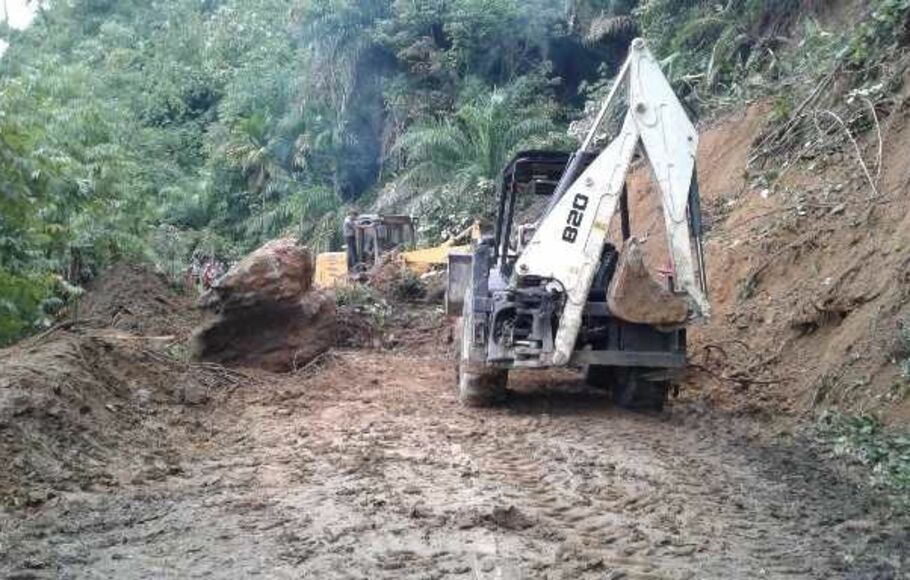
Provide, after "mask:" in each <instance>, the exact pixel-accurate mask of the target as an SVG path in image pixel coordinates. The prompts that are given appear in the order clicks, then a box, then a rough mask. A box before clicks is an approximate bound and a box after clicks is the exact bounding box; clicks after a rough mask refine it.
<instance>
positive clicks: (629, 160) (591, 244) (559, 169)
mask: <svg viewBox="0 0 910 580" xmlns="http://www.w3.org/2000/svg"><path fill="white" fill-rule="evenodd" d="M620 103H623V104H622V108H618V107H619V105H620ZM617 110H618V112H619V113H620V114H622V113H623V111H624V116H622V121H621V124H619V125H618V126H617V128H618V130H617V128H614V129H613V130H612V133H611V130H610V125H611V119H616V118H617V117H616V116H615V115H612V116H611V113H615V112H616V111H617ZM604 132H606V138H607V140H606V145H605V146H603V147H599V146H598V139H599V138H600V137H602V136H603V134H604ZM697 145H698V135H697V133H696V130H695V127H694V126H693V124H692V122H691V121H690V120H689V118H688V116H687V115H686V111H685V110H684V108H683V106H682V104H681V103H680V101H679V99H678V98H677V96H676V95H675V94H674V92H673V89H672V87H671V86H670V83H669V82H668V81H667V79H666V77H665V76H664V74H663V73H662V72H661V69H660V66H659V65H658V63H657V61H656V60H655V58H654V56H653V55H652V54H651V52H650V51H649V49H648V48H647V46H646V44H645V42H644V41H643V40H641V39H636V40H635V41H633V42H632V45H631V47H630V50H629V56H628V58H627V60H626V62H625V63H624V65H623V66H622V68H621V69H620V72H619V74H618V76H617V80H616V82H615V84H614V86H613V88H612V89H611V91H610V94H609V95H608V96H607V98H606V99H605V101H604V102H603V104H602V106H601V108H600V111H599V113H598V115H597V117H596V119H595V121H594V124H593V126H592V127H591V128H590V130H589V131H588V133H587V136H586V138H585V139H584V142H583V143H582V145H581V147H580V149H579V150H578V151H576V152H575V153H574V154H572V155H566V154H560V153H553V152H542V151H529V152H525V153H522V154H519V155H518V156H517V157H515V158H514V159H513V160H512V162H511V163H509V164H508V166H507V167H506V168H505V170H504V171H503V173H502V176H501V179H500V183H499V199H498V204H499V206H498V211H497V220H496V227H495V232H494V234H493V235H492V236H488V237H485V238H483V239H481V240H480V242H479V243H476V244H474V246H473V249H472V251H471V252H470V254H468V255H464V256H459V255H452V256H450V258H449V259H450V271H453V272H455V271H457V272H463V273H464V275H462V276H450V279H449V287H448V288H447V298H446V300H447V303H446V309H447V311H448V312H449V313H453V314H457V315H460V316H458V318H457V319H456V337H455V341H456V344H457V346H458V348H457V350H458V355H457V356H458V360H457V362H458V391H459V397H460V399H461V401H462V402H463V403H464V404H467V405H486V404H492V403H494V402H496V401H498V400H500V399H502V398H503V397H504V396H505V394H506V388H507V381H508V374H509V371H511V370H514V369H546V368H552V367H572V368H578V369H583V370H585V372H586V377H587V380H588V382H589V383H591V384H592V385H593V386H595V387H602V388H605V389H608V390H609V391H610V392H611V395H612V399H613V400H614V402H615V403H616V404H618V405H621V406H625V407H632V408H658V409H659V408H662V407H663V405H664V402H665V401H666V399H667V396H668V390H669V387H670V383H669V378H670V377H671V376H672V375H673V372H672V371H673V370H674V369H679V368H681V367H684V366H685V364H686V326H687V325H688V324H690V323H692V322H693V321H696V320H699V319H704V318H706V317H707V316H708V315H709V304H708V299H707V281H706V277H705V266H704V257H703V251H702V241H701V219H700V207H699V196H698V188H697V180H696V172H695V154H696V148H697ZM636 159H640V160H641V161H643V162H647V164H648V165H650V168H651V176H652V181H653V182H654V184H655V185H656V186H657V189H658V190H659V192H660V199H661V206H662V210H663V224H664V226H665V229H666V239H667V254H668V256H667V258H668V259H669V263H670V264H671V268H670V269H669V271H668V272H667V273H666V274H667V275H666V276H665V278H664V279H658V278H656V277H655V276H654V275H652V274H651V272H650V271H648V270H647V269H646V268H645V266H644V264H643V262H642V250H641V245H642V241H640V240H639V239H638V238H636V237H635V236H634V235H633V232H632V231H631V225H630V218H629V205H630V204H629V200H628V194H627V187H626V180H627V176H628V174H629V172H630V168H631V167H632V164H633V162H634V161H635V160H636ZM554 184H555V185H554ZM527 193H544V194H549V196H550V197H549V200H548V203H547V204H546V207H545V209H544V210H543V211H542V215H541V216H540V217H539V219H537V220H536V221H534V222H532V223H528V224H519V225H517V226H516V225H515V224H513V221H514V219H515V214H516V209H515V208H516V197H517V196H518V195H523V194H527ZM614 216H616V217H617V218H618V220H619V222H620V223H619V224H618V227H617V228H615V229H618V230H620V231H621V234H620V235H621V239H619V240H616V241H615V243H611V241H610V239H611V238H610V236H609V235H608V232H609V231H610V226H611V223H612V222H613V218H614Z"/></svg>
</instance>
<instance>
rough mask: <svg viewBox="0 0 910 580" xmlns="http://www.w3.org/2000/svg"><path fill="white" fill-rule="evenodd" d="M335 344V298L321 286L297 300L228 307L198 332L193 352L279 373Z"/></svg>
mask: <svg viewBox="0 0 910 580" xmlns="http://www.w3.org/2000/svg"><path fill="white" fill-rule="evenodd" d="M334 344H335V300H334V298H333V297H332V296H331V295H330V294H325V293H323V292H321V291H318V290H311V291H309V292H307V293H306V294H305V295H304V296H303V297H302V298H301V299H299V300H298V301H297V302H295V303H292V304H271V305H259V306H255V307H250V308H243V309H233V310H229V311H223V312H221V313H220V314H218V315H217V316H216V317H215V319H214V320H212V321H211V322H208V323H207V324H204V325H203V326H201V327H200V328H199V329H197V330H196V332H195V333H194V334H193V339H192V341H191V349H192V354H193V357H194V358H196V359H198V360H206V361H211V362H217V363H221V364H230V365H239V366H256V367H261V368H264V369H266V370H270V371H276V372H287V371H293V370H295V369H298V368H300V367H302V366H304V365H306V364H307V363H308V362H310V361H311V360H313V359H314V358H316V357H317V356H319V355H320V354H322V353H324V352H326V351H327V350H329V349H330V348H332V346H333V345H334Z"/></svg>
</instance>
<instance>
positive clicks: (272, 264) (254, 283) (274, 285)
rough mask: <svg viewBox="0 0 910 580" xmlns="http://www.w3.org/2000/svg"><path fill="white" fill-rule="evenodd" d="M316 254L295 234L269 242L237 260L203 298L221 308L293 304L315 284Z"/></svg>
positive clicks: (208, 303) (206, 304)
mask: <svg viewBox="0 0 910 580" xmlns="http://www.w3.org/2000/svg"><path fill="white" fill-rule="evenodd" d="M313 271H314V265H313V256H312V254H311V253H310V251H309V250H308V249H307V248H306V247H304V246H300V245H298V244H297V242H296V240H294V239H293V238H281V239H278V240H272V241H271V242H268V243H266V244H265V245H264V246H262V247H261V248H259V249H257V250H256V251H254V252H253V253H251V254H250V255H248V256H247V257H245V258H244V259H243V260H241V261H240V262H238V263H237V264H236V265H235V266H234V267H233V268H231V269H230V271H229V272H228V273H227V274H226V275H225V276H224V277H223V278H222V279H221V280H219V281H218V284H217V285H216V286H215V287H214V288H212V290H211V292H210V293H209V294H208V295H207V296H205V297H204V298H203V305H204V306H205V307H209V308H215V309H218V310H222V311H223V310H231V309H236V308H248V307H251V306H256V305H259V304H293V303H294V302H296V301H297V300H299V299H300V297H301V296H303V295H304V294H305V293H306V292H307V291H308V290H309V289H310V288H311V287H312V286H313Z"/></svg>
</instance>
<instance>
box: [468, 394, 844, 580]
mask: <svg viewBox="0 0 910 580" xmlns="http://www.w3.org/2000/svg"><path fill="white" fill-rule="evenodd" d="M570 390H571V389H570ZM574 390H575V391H576V392H575V393H573V394H569V395H562V396H560V395H554V394H553V393H550V392H547V389H544V392H543V393H542V394H540V393H538V394H537V395H536V399H535V396H534V395H530V396H529V395H526V396H525V397H524V400H522V397H519V398H518V401H517V402H516V403H513V408H512V410H511V413H510V412H509V411H507V412H506V413H505V414H504V416H502V417H500V418H501V419H502V421H501V422H500V423H499V425H498V427H497V428H494V429H492V430H491V432H490V433H489V436H488V437H486V438H484V439H482V440H480V441H479V442H478V443H477V445H476V446H475V447H474V452H475V453H476V454H477V455H478V456H480V457H483V458H485V460H484V461H482V465H483V469H484V470H485V471H486V472H487V473H489V474H491V475H492V476H493V477H498V478H500V479H501V480H502V481H503V484H504V485H505V486H507V488H506V490H505V491H504V492H503V493H504V496H505V497H506V498H507V499H508V500H509V501H511V502H513V503H514V504H515V505H516V506H521V507H523V508H525V509H528V510H529V512H531V513H532V514H533V515H532V517H534V518H536V519H538V520H539V521H540V522H541V524H542V528H543V530H544V531H543V533H544V534H547V533H552V531H555V532H556V537H558V538H559V539H560V540H561V541H562V544H561V546H560V549H559V551H558V552H557V555H556V556H557V558H560V557H563V558H565V557H566V555H567V554H569V555H570V556H571V557H572V558H575V559H581V560H586V559H587V560H592V561H595V562H599V563H600V564H601V565H602V566H605V567H606V568H608V569H609V570H611V571H613V572H615V573H619V574H623V575H624V576H626V577H630V578H694V577H698V578H739V577H744V578H751V577H769V578H812V577H817V578H830V577H832V576H831V575H832V573H835V572H837V571H840V572H842V571H843V568H842V563H843V562H842V561H839V560H838V557H839V556H840V552H839V550H841V549H842V545H843V544H844V539H843V538H838V537H836V536H835V534H832V533H831V530H830V529H829V528H826V526H825V525H824V524H823V522H822V521H820V518H819V517H818V515H819V512H820V513H822V514H823V513H825V512H826V511H828V510H830V509H835V510H837V511H844V510H843V509H842V506H837V505H833V504H829V505H827V506H825V505H820V502H815V501H814V500H811V501H808V502H807V501H803V500H804V498H803V497H800V496H799V494H795V493H794V492H793V491H792V490H790V489H788V487H787V486H786V485H784V484H783V483H782V482H780V481H774V480H771V479H768V478H767V477H765V476H763V475H762V474H761V473H760V472H759V471H760V470H759V469H757V468H756V466H755V465H753V464H752V459H751V458H748V457H746V456H744V455H743V454H742V450H741V449H738V448H736V447H735V446H733V445H731V444H729V442H728V441H727V440H726V435H725V434H724V433H719V432H712V431H711V430H710V428H709V429H704V428H695V429H692V428H691V426H689V427H685V426H683V425H680V423H679V422H678V421H674V420H672V419H669V420H668V418H667V417H666V416H646V415H634V414H629V413H623V412H621V411H616V410H613V409H610V408H609V406H608V405H607V404H606V402H605V400H603V399H602V398H598V397H593V398H592V396H591V395H590V394H582V395H579V394H578V393H577V390H578V389H577V388H575V389H574ZM516 414H517V415H518V417H516V416H515V415H516ZM709 427H710V426H709ZM791 477H792V478H793V479H799V477H800V475H799V473H794V474H791ZM857 507H859V506H857ZM848 511H849V510H848ZM813 512H814V513H813ZM861 513H862V512H861V510H854V513H853V514H852V516H853V517H856V516H858V515H860V514H861ZM844 517H845V518H849V517H851V514H845V515H844ZM826 530H827V533H826ZM579 577H583V576H579ZM592 577H594V576H592Z"/></svg>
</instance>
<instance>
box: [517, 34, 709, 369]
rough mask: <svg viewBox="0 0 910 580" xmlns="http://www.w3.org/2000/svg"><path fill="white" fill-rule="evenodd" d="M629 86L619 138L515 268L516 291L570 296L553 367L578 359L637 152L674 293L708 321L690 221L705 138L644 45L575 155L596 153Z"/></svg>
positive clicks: (559, 204)
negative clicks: (657, 215) (657, 199)
mask: <svg viewBox="0 0 910 580" xmlns="http://www.w3.org/2000/svg"><path fill="white" fill-rule="evenodd" d="M622 84H625V86H626V88H627V95H628V98H627V101H628V106H627V112H626V115H625V118H624V120H623V123H622V128H621V130H620V132H619V134H618V135H617V136H616V137H615V138H614V139H613V140H612V141H611V142H610V143H609V145H608V146H607V147H606V148H605V149H604V150H603V151H602V152H601V153H600V154H599V155H598V156H597V157H596V158H595V159H594V160H593V161H592V162H591V163H590V165H588V167H587V168H586V169H585V170H584V171H583V172H582V173H581V174H580V175H579V176H577V177H576V178H574V180H573V181H571V183H570V184H567V185H566V186H563V187H558V188H557V190H556V193H555V194H554V199H553V200H552V201H551V204H550V206H549V209H548V211H547V212H546V214H545V215H544V216H543V218H541V221H540V222H539V224H538V227H537V230H536V232H535V234H534V236H533V238H532V239H531V241H530V242H529V243H528V245H527V246H526V247H525V249H524V251H523V252H522V254H521V255H520V256H519V257H518V260H517V262H516V267H515V269H514V274H513V280H512V282H511V283H512V284H514V285H519V286H520V285H521V284H522V280H524V279H549V280H553V281H554V282H555V283H556V284H557V285H558V286H560V287H561V290H562V291H563V292H564V296H565V298H564V306H563V307H562V311H561V313H560V314H559V328H558V331H557V333H556V337H555V339H554V344H553V347H554V348H553V355H552V360H551V364H553V365H565V364H568V362H569V361H570V359H571V357H572V354H573V351H574V349H575V343H576V340H577V338H578V334H579V330H580V328H581V324H582V319H583V314H584V311H585V307H586V304H587V300H588V295H589V293H590V291H591V285H592V282H593V280H594V277H595V274H596V271H597V268H598V266H599V264H600V260H601V255H602V253H603V249H604V245H605V244H606V241H607V230H608V228H609V225H610V222H611V220H612V218H613V215H614V213H615V212H616V211H617V207H618V204H619V200H620V196H621V193H622V191H623V186H624V184H625V180H626V176H627V174H628V172H629V169H630V165H631V163H632V158H633V156H634V154H635V151H636V150H638V149H640V150H642V151H643V153H644V154H645V156H646V158H647V161H648V162H649V164H650V166H651V169H652V173H653V178H654V181H655V182H656V183H657V185H658V188H659V190H660V194H661V201H662V206H663V215H664V224H665V226H666V232H667V240H668V247H669V253H670V259H671V261H672V264H673V270H674V276H675V278H674V282H675V288H674V289H675V291H676V292H677V293H679V294H682V295H684V296H686V297H687V298H688V302H689V306H690V316H691V318H699V317H706V316H708V314H709V304H708V300H707V297H706V288H705V282H704V264H703V259H702V253H701V241H700V239H699V232H698V228H697V227H692V223H691V220H690V208H691V205H692V204H695V203H697V191H694V190H695V185H694V175H695V154H696V149H697V146H698V135H697V133H696V131H695V127H694V126H693V125H692V122H691V121H690V120H689V118H688V116H687V115H686V112H685V110H684V109H683V107H682V104H681V103H680V102H679V99H678V98H677V97H676V95H675V93H674V92H673V89H672V87H671V86H670V83H669V82H668V81H667V79H666V77H665V76H664V74H663V72H662V71H661V70H660V66H659V65H658V63H657V61H656V60H655V58H654V56H653V55H652V54H651V52H650V51H649V50H648V48H647V46H646V45H645V43H644V41H643V40H641V39H636V40H635V41H634V42H633V43H632V47H631V50H630V54H629V57H628V59H627V61H626V63H625V64H624V65H623V67H622V69H621V71H620V74H619V76H618V78H617V80H616V84H615V85H614V90H613V91H611V94H610V96H609V97H608V98H607V100H606V101H605V103H604V105H603V107H602V108H601V111H600V114H599V115H598V117H597V119H596V120H595V123H594V126H593V127H591V129H590V131H589V133H588V136H587V138H586V139H585V142H584V145H583V146H582V150H581V152H579V153H578V154H576V156H578V155H579V154H583V153H586V152H587V150H588V149H590V147H591V144H592V143H593V141H594V137H595V135H596V133H597V131H598V130H599V128H600V126H601V125H602V124H603V121H604V119H605V117H606V113H607V111H608V110H609V109H610V107H611V106H612V105H613V104H614V100H615V97H616V95H617V92H618V91H617V89H618V88H619V87H620V86H621V85H622ZM567 178H568V179H572V178H573V176H571V175H569V176H567ZM561 185H562V184H561ZM695 209H696V212H695V213H696V214H697V207H696V208H695ZM693 237H694V239H693ZM693 242H694V243H693Z"/></svg>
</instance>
